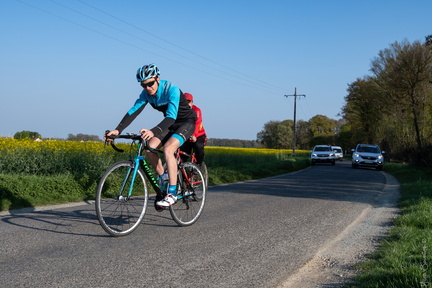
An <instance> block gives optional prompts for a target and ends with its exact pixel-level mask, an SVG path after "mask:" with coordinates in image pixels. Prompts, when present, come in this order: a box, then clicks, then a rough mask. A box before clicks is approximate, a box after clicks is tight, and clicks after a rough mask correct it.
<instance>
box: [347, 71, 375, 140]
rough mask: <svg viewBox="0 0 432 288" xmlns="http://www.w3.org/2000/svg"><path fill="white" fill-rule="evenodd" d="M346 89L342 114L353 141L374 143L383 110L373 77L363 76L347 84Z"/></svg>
mask: <svg viewBox="0 0 432 288" xmlns="http://www.w3.org/2000/svg"><path fill="white" fill-rule="evenodd" d="M347 91H348V95H347V96H345V101H346V103H345V105H344V107H343V108H342V115H343V116H344V119H345V120H346V121H347V122H349V123H350V126H351V127H352V133H353V135H352V136H353V138H354V139H353V142H354V143H355V142H367V143H374V142H375V141H376V135H377V123H380V121H381V118H382V112H383V111H382V110H383V105H382V104H381V102H382V100H380V99H381V98H382V97H381V95H380V89H379V86H378V85H377V84H376V81H375V80H374V78H372V77H364V78H362V79H360V78H358V79H357V80H356V81H354V82H353V83H351V84H349V86H348V89H347Z"/></svg>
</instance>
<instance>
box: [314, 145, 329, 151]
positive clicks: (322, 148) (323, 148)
mask: <svg viewBox="0 0 432 288" xmlns="http://www.w3.org/2000/svg"><path fill="white" fill-rule="evenodd" d="M315 151H331V149H330V147H326V146H323V147H315Z"/></svg>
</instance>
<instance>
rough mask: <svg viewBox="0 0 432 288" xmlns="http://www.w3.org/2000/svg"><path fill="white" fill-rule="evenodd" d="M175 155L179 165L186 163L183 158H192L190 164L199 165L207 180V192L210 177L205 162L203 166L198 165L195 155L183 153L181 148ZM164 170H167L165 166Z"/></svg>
mask: <svg viewBox="0 0 432 288" xmlns="http://www.w3.org/2000/svg"><path fill="white" fill-rule="evenodd" d="M174 155H175V157H176V159H177V164H180V163H182V162H184V161H183V158H182V156H186V157H187V158H190V162H192V163H195V164H197V165H198V167H199V168H200V170H201V172H202V174H203V176H204V180H205V184H206V190H207V188H208V177H209V176H208V169H207V165H206V164H205V162H204V161H203V162H202V163H201V165H199V164H198V163H197V159H196V157H195V153H192V154H189V153H186V152H184V151H182V150H181V149H180V148H178V149H177V150H176V151H175V152H174ZM164 169H165V170H166V167H165V166H164Z"/></svg>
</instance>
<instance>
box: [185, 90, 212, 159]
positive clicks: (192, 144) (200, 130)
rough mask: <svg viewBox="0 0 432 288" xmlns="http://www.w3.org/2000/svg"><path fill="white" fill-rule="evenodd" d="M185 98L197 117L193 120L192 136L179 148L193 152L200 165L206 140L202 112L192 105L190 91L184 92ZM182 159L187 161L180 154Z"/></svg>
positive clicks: (189, 152)
mask: <svg viewBox="0 0 432 288" xmlns="http://www.w3.org/2000/svg"><path fill="white" fill-rule="evenodd" d="M184 95H185V98H186V100H187V101H188V103H189V105H190V106H191V107H192V109H193V110H194V111H195V114H196V115H197V119H196V121H195V131H194V133H193V134H192V136H191V137H190V138H189V140H188V141H186V142H185V143H184V144H183V145H182V146H181V147H180V149H181V150H182V151H184V152H186V153H188V154H191V152H192V150H193V151H194V153H195V158H196V160H197V164H198V165H201V164H202V162H203V161H204V146H205V145H206V142H207V134H206V132H205V129H204V126H203V123H202V113H201V109H200V108H198V107H197V106H195V105H194V100H193V96H192V94H190V93H184ZM182 159H183V161H185V162H186V161H187V157H186V156H184V155H182Z"/></svg>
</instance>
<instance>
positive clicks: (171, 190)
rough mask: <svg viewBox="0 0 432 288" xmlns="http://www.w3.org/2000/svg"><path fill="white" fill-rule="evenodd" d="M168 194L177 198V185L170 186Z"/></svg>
mask: <svg viewBox="0 0 432 288" xmlns="http://www.w3.org/2000/svg"><path fill="white" fill-rule="evenodd" d="M168 194H171V195H174V196H177V185H169V187H168Z"/></svg>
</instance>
